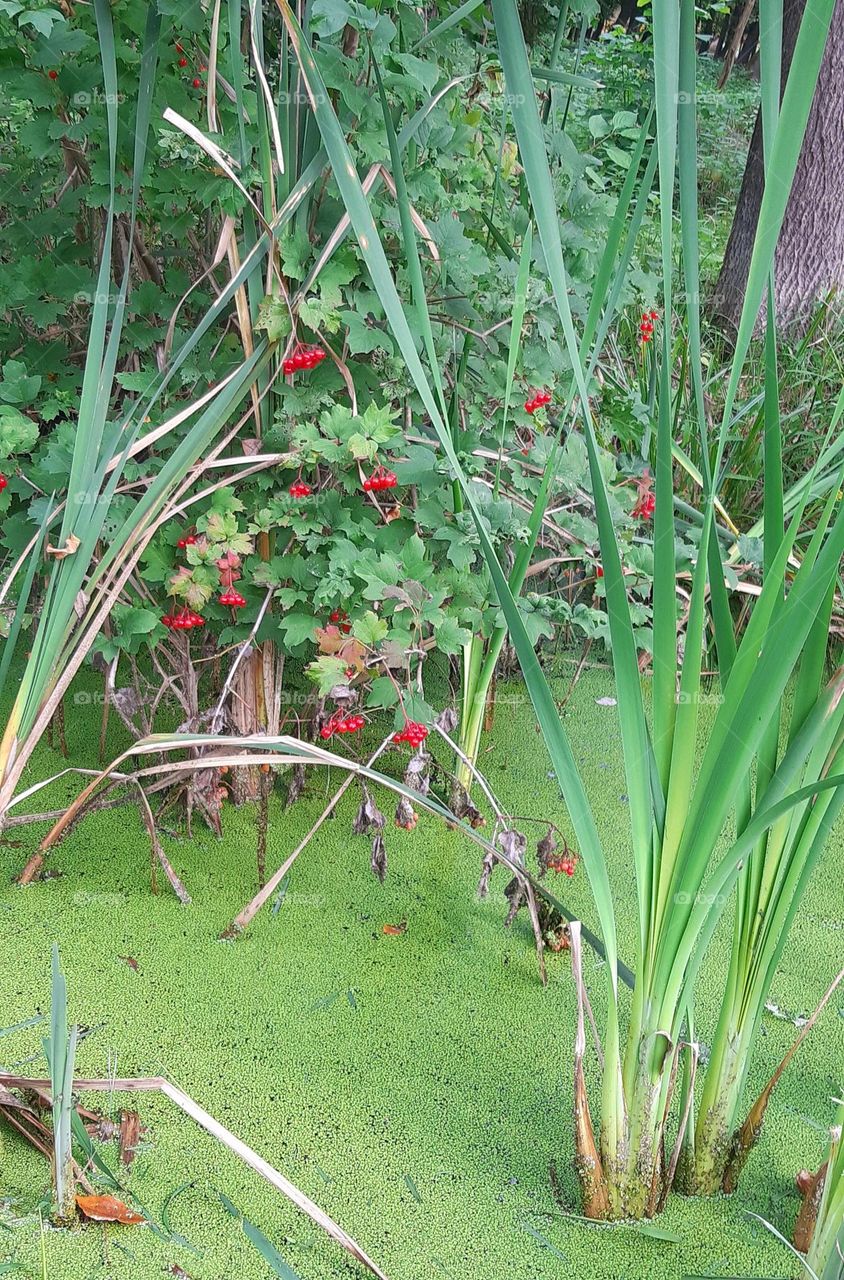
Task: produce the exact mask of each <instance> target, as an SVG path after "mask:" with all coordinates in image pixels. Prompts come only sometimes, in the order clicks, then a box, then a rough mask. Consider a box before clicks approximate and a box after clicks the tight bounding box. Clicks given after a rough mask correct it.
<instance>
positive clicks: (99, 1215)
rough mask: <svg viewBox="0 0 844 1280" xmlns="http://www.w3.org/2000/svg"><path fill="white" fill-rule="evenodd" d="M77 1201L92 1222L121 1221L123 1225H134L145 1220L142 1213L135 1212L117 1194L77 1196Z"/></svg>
mask: <svg viewBox="0 0 844 1280" xmlns="http://www.w3.org/2000/svg"><path fill="white" fill-rule="evenodd" d="M76 1203H77V1205H78V1206H79V1208H80V1209H81V1210H82V1212H83V1213H84V1215H85V1217H86V1218H90V1219H91V1221H92V1222H120V1223H122V1224H123V1226H126V1227H134V1226H137V1225H138V1223H140V1222H144V1221H145V1219H144V1218H143V1217H142V1216H141V1214H139V1213H133V1212H132V1210H131V1209H130V1208H129V1206H128V1205H125V1204H124V1203H123V1201H122V1200H118V1199H117V1196H110V1195H101V1196H77V1197H76Z"/></svg>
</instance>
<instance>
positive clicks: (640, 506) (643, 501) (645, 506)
mask: <svg viewBox="0 0 844 1280" xmlns="http://www.w3.org/2000/svg"><path fill="white" fill-rule="evenodd" d="M655 510H656V498H655V497H654V495H653V494H652V493H643V494H642V496H641V498H640V499H639V501H638V502H637V503H636V505H635V507H634V508H633V515H634V516H641V517H642V519H643V520H650V518H651V516H652V515H653V513H654V511H655Z"/></svg>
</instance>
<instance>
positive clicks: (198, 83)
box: [192, 76, 202, 89]
mask: <svg viewBox="0 0 844 1280" xmlns="http://www.w3.org/2000/svg"><path fill="white" fill-rule="evenodd" d="M192 84H193V87H194V89H201V88H202V81H201V80H200V79H199V76H194V78H193V81H192Z"/></svg>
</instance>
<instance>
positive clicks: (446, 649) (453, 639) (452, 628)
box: [434, 614, 472, 654]
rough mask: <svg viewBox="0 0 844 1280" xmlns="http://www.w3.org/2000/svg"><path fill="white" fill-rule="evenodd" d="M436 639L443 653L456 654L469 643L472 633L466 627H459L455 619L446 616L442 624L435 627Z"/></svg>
mask: <svg viewBox="0 0 844 1280" xmlns="http://www.w3.org/2000/svg"><path fill="white" fill-rule="evenodd" d="M434 639H435V640H436V642H437V648H438V649H439V650H440V651H441V652H442V653H446V654H456V653H460V651H461V650H462V648H463V646H464V645H466V644H468V643H469V641H470V640H471V639H472V633H471V631H468V630H467V629H466V627H461V626H459V625H458V623H457V620H456V619H455V618H452V617H450V616H449V615H448V614H446V615H445V617H444V618H443V620H442V622H440V623H438V624H437V625H436V626H435V627H434Z"/></svg>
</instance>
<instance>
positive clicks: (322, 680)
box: [307, 653, 348, 698]
mask: <svg viewBox="0 0 844 1280" xmlns="http://www.w3.org/2000/svg"><path fill="white" fill-rule="evenodd" d="M307 672H308V679H309V680H313V681H314V683H315V684H316V686H317V690H318V692H319V695H320V697H321V698H324V697H325V696H326V694H328V693H330V692H331V690H332V689H334V688H335V687H336V686H337V685H338V684H348V677H347V676H346V663H345V662H344V661H343V659H342V658H337V657H334V656H333V655H332V654H327V653H321V654H320V656H319V657H318V658H317V659H316V660H315V661H314V662H310V663H308V667H307Z"/></svg>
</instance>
